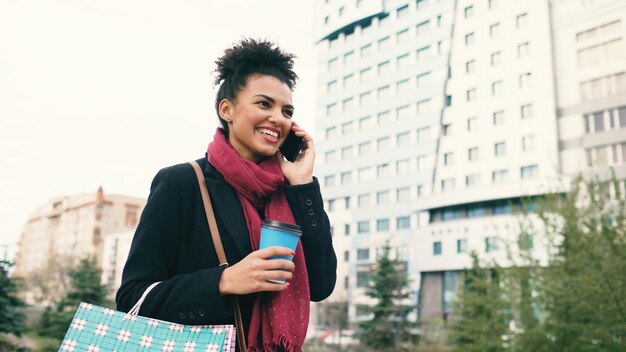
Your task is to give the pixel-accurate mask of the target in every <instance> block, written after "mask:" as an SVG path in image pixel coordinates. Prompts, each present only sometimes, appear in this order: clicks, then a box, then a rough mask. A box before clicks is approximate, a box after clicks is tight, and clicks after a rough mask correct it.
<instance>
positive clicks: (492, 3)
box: [489, 0, 500, 9]
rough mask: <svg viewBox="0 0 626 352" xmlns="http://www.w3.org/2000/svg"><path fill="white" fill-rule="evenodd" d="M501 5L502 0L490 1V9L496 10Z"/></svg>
mask: <svg viewBox="0 0 626 352" xmlns="http://www.w3.org/2000/svg"><path fill="white" fill-rule="evenodd" d="M499 5H500V0H489V8H490V9H495V8H497V7H498V6H499Z"/></svg>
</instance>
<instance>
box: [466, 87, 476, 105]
mask: <svg viewBox="0 0 626 352" xmlns="http://www.w3.org/2000/svg"><path fill="white" fill-rule="evenodd" d="M465 100H467V101H468V102H472V101H476V88H472V89H468V90H467V91H465Z"/></svg>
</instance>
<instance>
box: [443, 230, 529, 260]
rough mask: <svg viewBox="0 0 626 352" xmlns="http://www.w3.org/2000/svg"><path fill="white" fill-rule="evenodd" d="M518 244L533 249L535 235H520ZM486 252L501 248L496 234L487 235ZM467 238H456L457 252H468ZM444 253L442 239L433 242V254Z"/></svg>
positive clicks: (520, 246)
mask: <svg viewBox="0 0 626 352" xmlns="http://www.w3.org/2000/svg"><path fill="white" fill-rule="evenodd" d="M517 243H518V246H519V248H521V249H524V250H531V249H533V247H534V243H533V235H530V234H522V235H519V237H518V241H517ZM484 244H485V252H487V253H492V252H496V251H498V250H500V249H501V248H500V247H501V246H500V240H499V238H498V237H496V236H487V237H486V238H485V242H484ZM467 251H468V249H467V239H465V238H461V239H458V240H456V253H467ZM442 254H443V243H442V242H441V241H435V242H433V255H437V256H438V255H442Z"/></svg>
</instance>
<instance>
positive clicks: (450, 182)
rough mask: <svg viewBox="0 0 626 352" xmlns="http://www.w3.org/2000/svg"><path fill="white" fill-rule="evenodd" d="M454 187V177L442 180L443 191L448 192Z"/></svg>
mask: <svg viewBox="0 0 626 352" xmlns="http://www.w3.org/2000/svg"><path fill="white" fill-rule="evenodd" d="M453 189H454V179H453V178H448V179H445V180H441V191H442V192H448V191H452V190H453Z"/></svg>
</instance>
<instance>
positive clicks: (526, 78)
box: [465, 72, 532, 102]
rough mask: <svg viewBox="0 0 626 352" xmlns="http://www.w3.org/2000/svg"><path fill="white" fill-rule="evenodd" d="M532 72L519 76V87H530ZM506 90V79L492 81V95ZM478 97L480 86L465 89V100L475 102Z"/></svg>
mask: <svg viewBox="0 0 626 352" xmlns="http://www.w3.org/2000/svg"><path fill="white" fill-rule="evenodd" d="M531 79H532V73H531V72H524V73H521V74H520V75H519V76H518V83H517V86H518V88H519V89H526V88H529V87H530V85H531ZM503 92H504V81H503V80H498V81H494V82H491V96H492V97H495V96H498V95H500V94H502V93H503ZM477 99H478V88H469V89H467V90H466V91H465V101H466V102H473V101H476V100H477Z"/></svg>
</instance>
